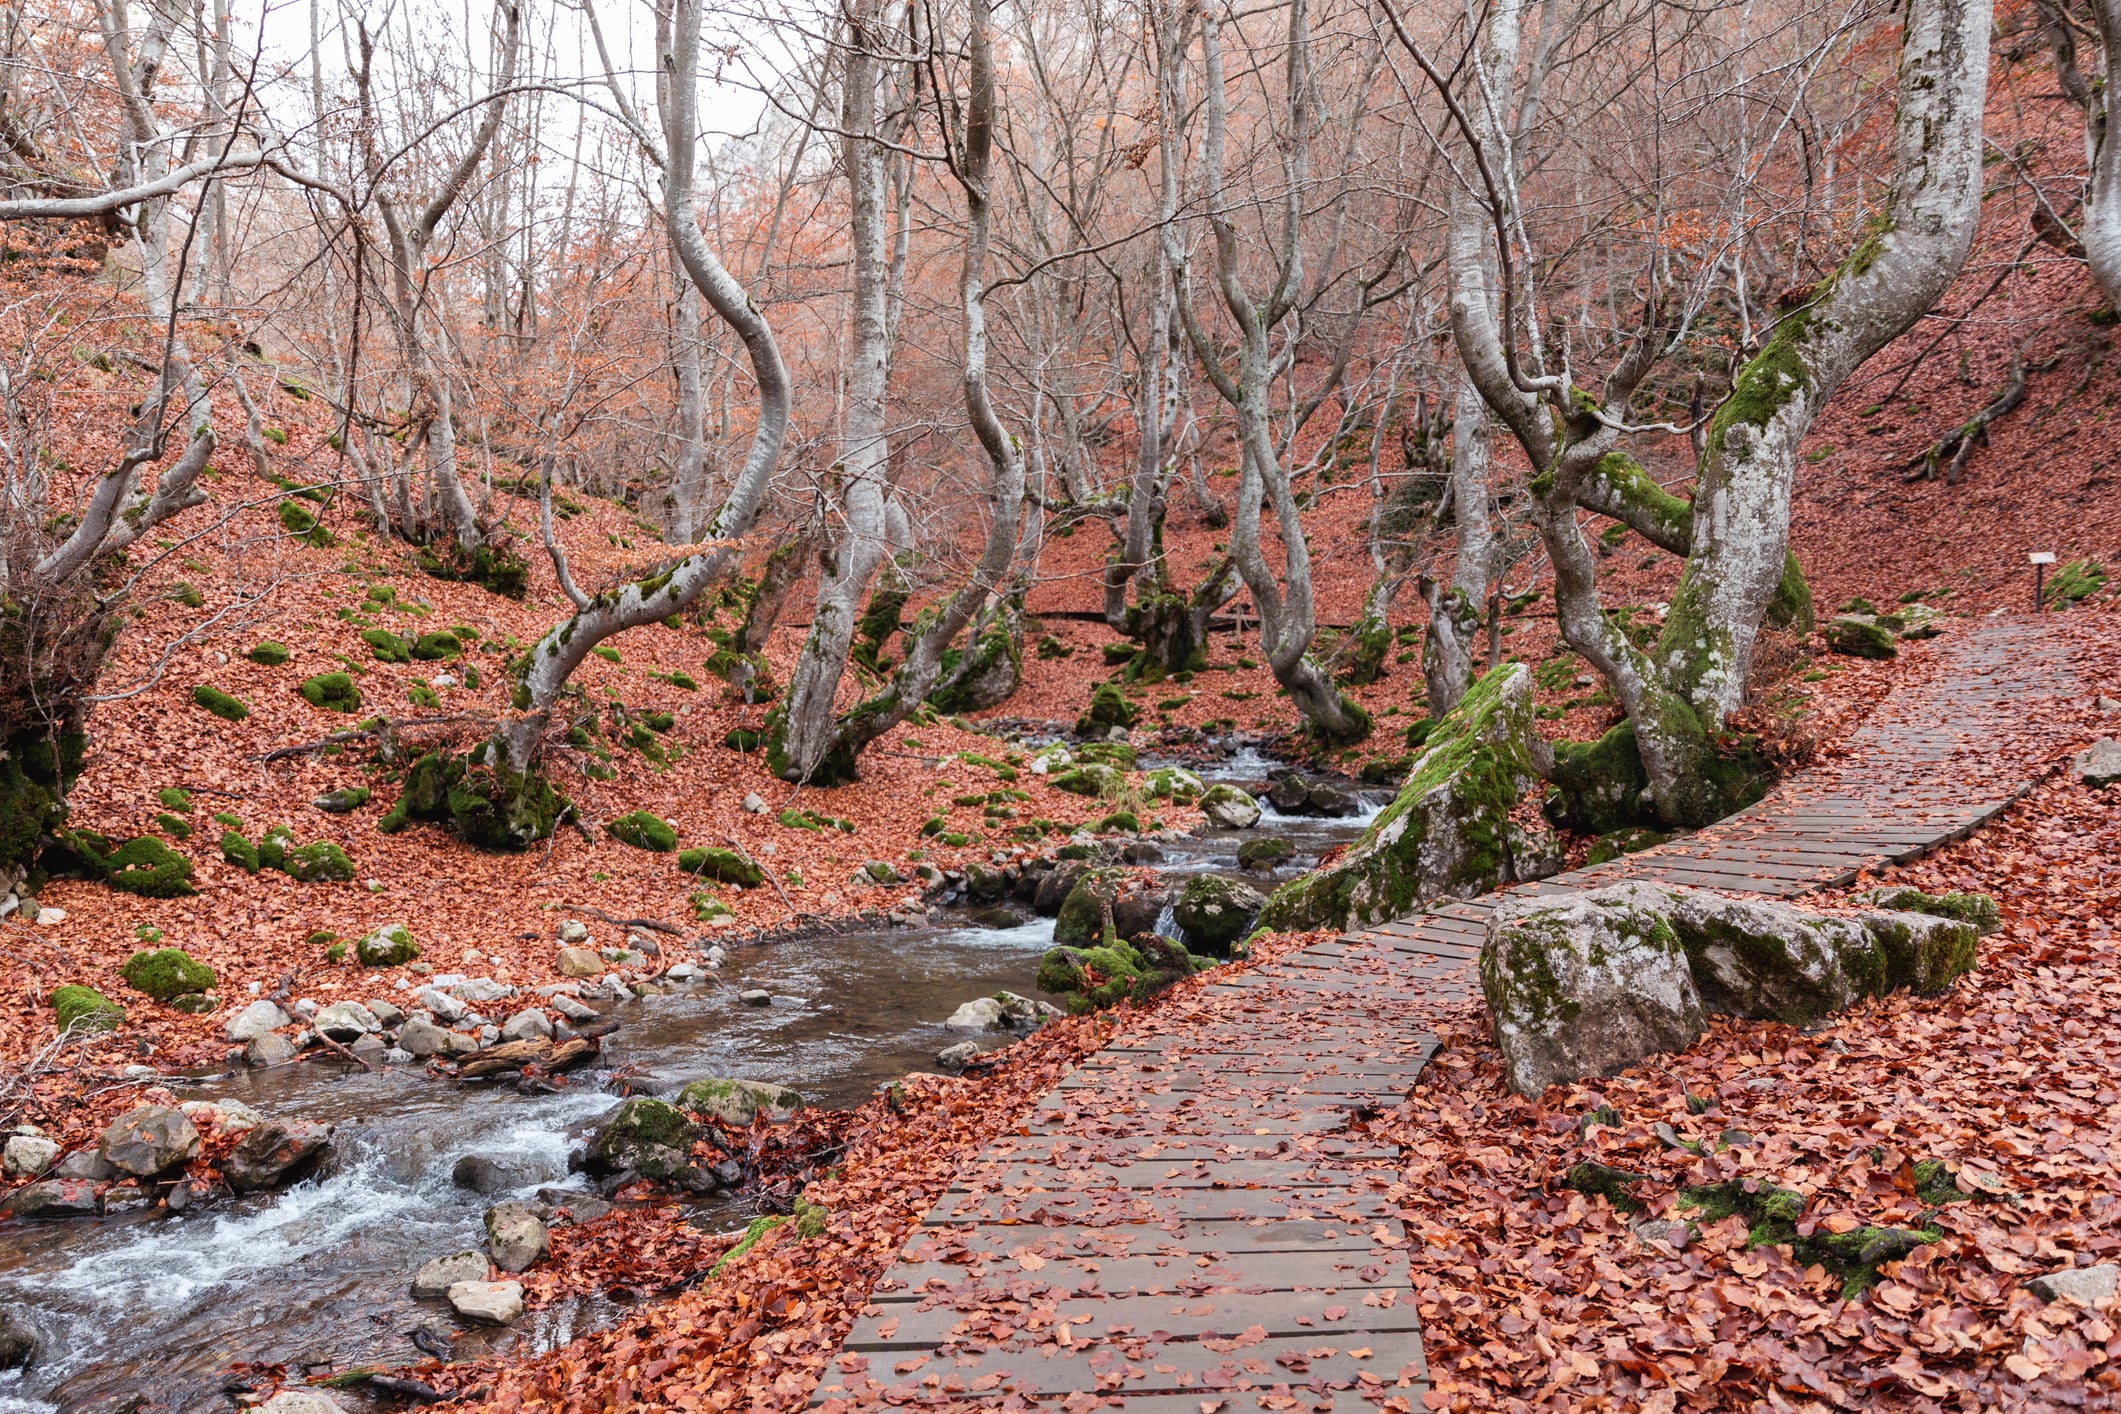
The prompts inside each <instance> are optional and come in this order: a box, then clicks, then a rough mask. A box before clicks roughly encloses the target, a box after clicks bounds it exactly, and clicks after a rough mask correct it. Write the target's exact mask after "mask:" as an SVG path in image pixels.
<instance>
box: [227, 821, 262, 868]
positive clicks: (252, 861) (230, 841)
mask: <svg viewBox="0 0 2121 1414" xmlns="http://www.w3.org/2000/svg"><path fill="white" fill-rule="evenodd" d="M221 858H222V859H224V860H226V861H227V862H228V863H230V864H233V865H235V866H236V867H237V868H238V869H241V870H242V871H244V872H245V873H246V874H255V873H257V872H258V847H257V846H256V845H254V844H252V843H251V842H250V841H249V840H248V839H246V838H245V837H244V836H242V835H240V834H238V833H237V832H236V831H234V830H226V831H224V832H222V835H221Z"/></svg>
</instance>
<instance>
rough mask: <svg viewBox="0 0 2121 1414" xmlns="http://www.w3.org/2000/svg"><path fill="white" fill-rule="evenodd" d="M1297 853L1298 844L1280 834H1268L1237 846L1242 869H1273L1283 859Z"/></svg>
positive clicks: (1239, 865) (1238, 862) (1239, 863)
mask: <svg viewBox="0 0 2121 1414" xmlns="http://www.w3.org/2000/svg"><path fill="white" fill-rule="evenodd" d="M1295 853H1296V846H1295V845H1294V844H1292V843H1290V842H1289V841H1288V840H1285V839H1283V838H1282V837H1281V836H1280V835H1268V836H1266V837H1265V838H1263V839H1256V840H1246V841H1245V842H1244V843H1243V844H1241V845H1239V846H1238V847H1237V865H1238V867H1239V868H1240V869H1260V870H1271V869H1273V868H1274V867H1275V866H1276V865H1278V864H1280V863H1281V862H1282V861H1283V860H1285V859H1287V858H1288V857H1289V856H1291V855H1293V854H1295Z"/></svg>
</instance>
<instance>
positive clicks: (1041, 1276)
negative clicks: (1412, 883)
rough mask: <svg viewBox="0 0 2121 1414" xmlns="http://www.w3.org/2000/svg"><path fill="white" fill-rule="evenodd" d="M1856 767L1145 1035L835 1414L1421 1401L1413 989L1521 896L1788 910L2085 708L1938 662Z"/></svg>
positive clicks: (912, 1261) (1899, 853)
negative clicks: (1407, 1159)
mask: <svg viewBox="0 0 2121 1414" xmlns="http://www.w3.org/2000/svg"><path fill="white" fill-rule="evenodd" d="M1935 658H1936V661H1935V662H1933V664H1931V666H1930V670H1929V672H1928V673H1927V675H1926V677H1925V679H1924V681H1923V682H1922V683H1920V684H1918V685H1916V686H1914V687H1913V688H1911V689H1909V690H1906V691H1902V692H1896V693H1895V694H1894V695H1893V696H1892V697H1890V698H1888V699H1887V700H1886V702H1885V703H1883V704H1881V706H1880V707H1879V708H1878V709H1877V710H1876V711H1875V712H1873V713H1872V715H1871V717H1870V718H1869V720H1867V721H1866V722H1865V723H1864V725H1863V726H1862V727H1861V728H1860V729H1859V730H1858V731H1857V732H1856V733H1855V734H1854V735H1853V738H1852V740H1851V741H1850V742H1849V744H1848V748H1847V751H1846V752H1845V754H1844V756H1843V758H1842V759H1840V760H1839V761H1837V762H1835V763H1830V764H1827V765H1823V766H1819V767H1815V768H1813V769H1810V770H1807V771H1805V772H1803V773H1801V774H1799V775H1798V776H1796V777H1794V778H1792V779H1791V780H1790V781H1789V782H1787V783H1785V785H1784V786H1783V787H1782V788H1781V789H1780V790H1778V791H1776V792H1775V793H1774V794H1773V795H1771V796H1770V797H1768V799H1766V800H1764V801H1762V802H1761V803H1760V804H1758V805H1756V806H1753V807H1752V808H1751V809H1748V810H1745V811H1742V812H1740V813H1739V814H1737V815H1734V816H1732V817H1731V818H1729V819H1727V820H1724V821H1722V822H1720V823H1718V824H1717V825H1714V826H1712V827H1710V828H1709V829H1706V830H1703V831H1701V832H1699V833H1697V834H1694V835H1690V836H1687V837H1685V838H1683V839H1680V840H1677V841H1674V842H1673V843H1671V844H1668V845H1665V846H1661V847H1659V848H1657V849H1654V850H1648V851H1645V852H1643V853H1641V854H1636V855H1631V856H1628V857H1627V858H1625V859H1621V860H1616V861H1614V862H1612V863H1610V864H1605V865H1600V866H1598V867H1596V868H1591V869H1583V870H1578V871H1574V872H1572V873H1569V874H1564V875H1560V876H1558V877H1555V878H1552V879H1548V880H1545V881H1543V882H1540V883H1536V884H1525V885H1515V886H1512V887H1511V888H1509V889H1506V890H1504V891H1502V892H1500V893H1495V894H1488V895H1485V896H1482V897H1480V898H1474V899H1465V900H1455V901H1445V902H1441V903H1439V904H1437V905H1435V906H1432V907H1430V908H1428V909H1425V910H1423V911H1422V912H1420V913H1417V914H1414V915H1412V916H1410V917H1407V918H1403V919H1399V920H1396V921H1394V922H1390V923H1386V924H1384V925H1382V926H1380V927H1377V928H1373V929H1368V930H1365V931H1362V932H1358V933H1354V934H1350V935H1348V936H1345V937H1341V938H1336V939H1333V940H1331V941H1328V942H1323V943H1318V944H1314V945H1313V946H1311V947H1308V948H1305V949H1303V950H1301V951H1299V952H1296V953H1293V954H1291V955H1289V956H1287V957H1285V958H1282V959H1280V960H1279V961H1277V962H1274V963H1271V964H1267V965H1263V966H1260V967H1257V968H1254V969H1251V970H1248V971H1245V972H1241V973H1236V974H1234V975H1232V976H1230V977H1228V978H1225V979H1220V980H1218V981H1215V982H1213V983H1211V984H1209V985H1207V986H1205V987H1203V988H1201V989H1200V990H1199V992H1198V993H1197V994H1196V995H1195V996H1194V997H1192V998H1188V999H1187V1000H1186V1001H1184V1002H1183V1003H1181V1004H1180V1005H1178V1006H1171V1007H1164V1008H1159V1009H1158V1010H1157V1011H1156V1012H1153V1013H1151V1014H1150V1015H1148V1016H1146V1017H1143V1018H1141V1019H1140V1020H1139V1021H1138V1022H1137V1023H1136V1025H1135V1026H1134V1027H1133V1028H1132V1029H1130V1030H1129V1031H1128V1032H1126V1033H1124V1034H1123V1035H1121V1036H1120V1037H1119V1038H1118V1039H1116V1040H1115V1041H1114V1042H1113V1043H1112V1044H1111V1045H1109V1046H1107V1047H1106V1048H1105V1049H1104V1050H1102V1051H1100V1052H1098V1053H1097V1054H1096V1055H1094V1056H1092V1057H1090V1058H1089V1059H1088V1060H1087V1061H1086V1062H1085V1063H1084V1064H1083V1065H1082V1066H1081V1067H1080V1068H1079V1069H1077V1070H1076V1071H1075V1072H1073V1073H1072V1074H1071V1075H1070V1076H1069V1077H1068V1078H1067V1079H1066V1080H1064V1081H1063V1082H1062V1083H1061V1084H1060V1085H1059V1086H1058V1087H1057V1088H1055V1089H1054V1090H1053V1091H1051V1092H1049V1093H1048V1094H1047V1095H1046V1096H1044V1097H1043V1098H1042V1099H1041V1101H1040V1102H1039V1104H1038V1106H1037V1107H1036V1109H1035V1110H1034V1112H1033V1116H1032V1119H1031V1121H1030V1123H1029V1124H1028V1125H1026V1126H1025V1127H1023V1128H1022V1129H1020V1130H1019V1132H1017V1133H1015V1134H1012V1135H1008V1136H1005V1137H1003V1138H1001V1139H999V1140H997V1141H995V1142H994V1143H993V1144H991V1145H989V1146H988V1148H987V1149H986V1150H985V1151H984V1152H982V1153H981V1154H980V1156H979V1157H978V1158H977V1159H975V1160H974V1161H972V1162H971V1163H970V1164H968V1165H967V1166H966V1167H965V1169H964V1170H963V1171H962V1172H961V1173H960V1174H959V1175H958V1178H957V1181H956V1183H955V1184H954V1185H953V1186H952V1188H951V1190H950V1192H949V1193H948V1194H947V1195H946V1196H945V1197H944V1198H943V1200H942V1201H940V1202H939V1203H937V1204H936V1205H935V1207H934V1208H933V1209H932V1210H931V1211H930V1212H929V1213H928V1215H927V1216H926V1218H924V1219H923V1221H922V1223H921V1226H920V1228H919V1230H918V1231H917V1232H916V1233H915V1234H914V1236H913V1237H912V1238H911V1240H909V1241H908V1243H907V1244H906V1247H905V1249H904V1251H903V1253H902V1254H901V1260H900V1262H899V1264H898V1265H897V1266H896V1267H894V1268H893V1269H892V1270H891V1272H890V1273H889V1274H888V1275H887V1276H886V1277H885V1278H884V1279H883V1280H882V1281H880V1282H879V1284H878V1286H877V1289H876V1291H875V1292H874V1294H873V1295H872V1298H871V1304H870V1305H869V1307H868V1308H867V1309H866V1310H865V1311H864V1313H863V1314H862V1316H861V1317H860V1318H859V1319H858V1320H857V1322H856V1324H855V1326H854V1329H853V1330H852V1331H851V1332H850V1333H849V1336H848V1339H847V1342H846V1344H845V1346H844V1347H843V1349H842V1352H841V1354H840V1355H839V1356H838V1357H837V1358H836V1360H835V1361H834V1362H833V1363H832V1364H831V1365H829V1366H828V1367H827V1371H826V1374H825V1377H824V1378H823V1380H822V1381H821V1382H820V1384H819V1387H818V1389H817V1391H816V1393H815V1395H814V1396H813V1399H814V1402H816V1403H819V1404H822V1405H825V1406H828V1407H829V1408H831V1409H832V1410H834V1411H835V1414H836V1411H838V1410H841V1409H851V1408H855V1407H874V1406H876V1405H878V1404H888V1405H895V1406H908V1407H918V1408H944V1407H950V1408H974V1407H1022V1406H1025V1405H1031V1406H1034V1407H1041V1406H1042V1407H1046V1408H1058V1409H1065V1410H1068V1411H1070V1414H1083V1411H1087V1410H1089V1409H1091V1408H1094V1407H1099V1406H1104V1405H1111V1406H1117V1407H1120V1408H1122V1409H1123V1410H1125V1411H1127V1414H1167V1411H1168V1414H1219V1411H1220V1414H1234V1412H1235V1411H1240V1410H1251V1409H1260V1408H1264V1409H1270V1410H1290V1409H1299V1408H1300V1409H1303V1410H1312V1411H1320V1412H1321V1414H1325V1411H1331V1410H1334V1409H1355V1408H1359V1407H1376V1406H1379V1405H1384V1404H1386V1403H1388V1402H1390V1401H1392V1400H1394V1399H1395V1398H1397V1399H1402V1400H1404V1401H1405V1404H1404V1405H1394V1406H1393V1407H1394V1408H1406V1407H1411V1408H1414V1409H1419V1408H1420V1407H1421V1402H1422V1396H1423V1394H1424V1393H1425V1392H1426V1390H1427V1388H1428V1369H1427V1365H1426V1364H1425V1362H1424V1359H1423V1355H1422V1345H1421V1331H1420V1328H1419V1325H1418V1323H1417V1321H1416V1320H1415V1316H1414V1306H1415V1303H1414V1300H1413V1292H1412V1289H1411V1287H1410V1285H1409V1280H1408V1272H1407V1262H1406V1252H1407V1247H1406V1239H1405V1237H1404V1235H1403V1233H1402V1230H1401V1228H1400V1225H1399V1223H1398V1221H1397V1219H1396V1217H1395V1216H1394V1214H1393V1211H1392V1208H1391V1206H1390V1204H1388V1203H1387V1202H1386V1201H1385V1199H1384V1197H1383V1194H1384V1191H1385V1189H1386V1188H1387V1187H1388V1185H1389V1184H1390V1183H1391V1182H1392V1180H1393V1178H1394V1177H1395V1175H1396V1174H1397V1171H1398V1155H1397V1152H1396V1151H1395V1150H1394V1149H1393V1148H1391V1147H1390V1146H1389V1145H1381V1144H1378V1143H1376V1142H1375V1141H1372V1140H1369V1139H1368V1138H1366V1137H1364V1136H1363V1135H1362V1134H1361V1133H1360V1132H1359V1131H1358V1132H1350V1131H1349V1128H1348V1126H1349V1123H1350V1121H1351V1119H1354V1118H1357V1117H1359V1116H1362V1115H1364V1114H1375V1113H1381V1112H1383V1111H1385V1110H1388V1109H1390V1108H1392V1107H1394V1106H1395V1105H1397V1104H1398V1103H1399V1102H1400V1101H1401V1100H1402V1099H1403V1098H1404V1097H1405V1096H1406V1094H1407V1093H1408V1092H1409V1091H1410V1090H1411V1089H1412V1088H1413V1086H1414V1084H1415V1082H1416V1081H1417V1080H1418V1079H1419V1077H1420V1075H1421V1071H1422V1067H1423V1066H1424V1065H1425V1064H1426V1063H1427V1061H1428V1058H1429V1056H1430V1055H1431V1054H1433V1053H1434V1051H1435V1047H1436V1040H1435V1037H1434V1036H1433V1035H1431V1034H1429V1033H1428V1031H1427V1030H1426V1028H1425V1027H1423V1026H1422V1025H1421V1024H1420V1021H1419V1019H1418V1017H1417V1016H1415V1015H1414V1014H1413V1013H1412V1010H1411V1003H1412V1001H1413V999H1415V998H1422V997H1425V998H1427V999H1430V1000H1437V999H1454V998H1462V997H1464V996H1465V995H1467V993H1468V992H1469V991H1470V990H1471V989H1472V988H1473V987H1474V986H1476V985H1477V982H1476V981H1475V979H1474V977H1473V968H1472V964H1473V963H1474V961H1475V960H1476V959H1477V958H1478V956H1479V952H1480V946H1481V941H1482V938H1483V936H1484V934H1485V929H1486V922H1487V917H1488V915H1489V913H1490V912H1491V911H1492V910H1493V909H1494V908H1495V906H1496V905H1497V903H1498V902H1500V901H1501V900H1502V899H1503V898H1505V897H1509V896H1512V895H1521V894H1524V893H1537V894H1548V893H1562V892H1569V891H1574V890H1579V889H1585V888H1595V887H1598V886H1600V885H1603V884H1607V883H1614V882H1618V881H1621V880H1624V879H1643V880H1657V881H1663V882H1669V883H1674V884H1689V885H1695V886H1698V887H1703V888H1711V889H1722V890H1732V891H1743V892H1750V893H1757V894H1763V895H1769V896H1774V897H1790V896H1794V895H1797V894H1801V893H1804V892H1807V891H1809V890H1812V889H1817V888H1825V887H1832V886H1834V885H1837V884H1842V883H1846V882H1848V881H1849V880H1851V879H1853V878H1854V877H1855V876H1856V875H1857V873H1858V872H1859V871H1860V870H1863V869H1865V868H1875V867H1877V866H1879V865H1881V864H1885V863H1888V862H1894V861H1902V860H1905V859H1908V858H1911V857H1913V856H1915V855H1918V854H1921V853H1923V852H1925V851H1927V850H1929V849H1934V848H1936V847H1937V846H1939V845H1941V844H1944V843H1948V842H1950V841H1953V840H1956V839H1959V838H1963V837H1964V836H1965V835H1966V834H1968V833H1969V832H1971V831H1972V830H1974V829H1976V828H1978V827H1979V826H1980V825H1981V824H1982V823H1983V822H1984V821H1986V820H1988V819H1989V818H1991V817H1992V816H1994V815H1995V814H1996V813H1997V812H1998V811H2000V810H2002V809H2004V808H2006V807H2007V806H2008V805H2009V804H2010V803H2011V802H2012V801H2014V800H2016V799H2017V798H2018V797H2019V796H2020V795H2022V794H2023V793H2024V792H2025V791H2026V790H2028V789H2030V788H2031V786H2032V784H2033V782H2034V780H2035V779H2036V771H2037V763H2033V762H2024V761H2005V760H1998V759H1996V757H1995V754H1994V753H1993V751H1992V750H1991V749H1990V748H1989V743H1990V742H1991V741H1992V740H1993V739H1994V734H1995V731H1996V728H1997V727H1998V726H2000V725H2001V724H2002V723H2004V722H2016V721H2019V720H2021V718H2022V715H2023V713H2024V709H2025V706H2026V704H2027V703H2028V702H2029V701H2031V700H2032V699H2034V698H2037V697H2057V696H2067V695H2071V694H2073V693H2074V692H2075V691H2076V686H2075V680H2074V678H2073V677H2072V675H2071V674H2070V672H2069V668H2068V664H2067V661H2066V655H2065V654H2064V652H2063V650H2062V649H2061V648H2060V647H2059V646H2057V644H2056V641H2055V640H2054V639H2052V638H2049V637H2047V636H2046V635H2044V634H2043V633H2042V631H2041V627H2040V625H2039V624H2038V622H2037V621H2035V622H2024V621H2017V620H1997V621H1992V622H1988V623H1983V624H1980V625H1978V626H1974V627H1970V628H1966V629H1962V630H1960V631H1959V632H1957V633H1955V634H1953V635H1952V636H1950V637H1948V638H1946V639H1944V640H1942V641H1940V642H1939V643H1938V644H1937V645H1936V651H1935Z"/></svg>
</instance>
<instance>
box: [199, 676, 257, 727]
mask: <svg viewBox="0 0 2121 1414" xmlns="http://www.w3.org/2000/svg"><path fill="white" fill-rule="evenodd" d="M191 700H192V701H193V702H195V703H197V704H198V705H199V706H201V707H204V708H205V709H206V710H207V711H209V712H211V713H213V714H214V715H215V716H216V717H219V718H220V719H221V720H222V721H224V722H240V721H242V720H243V719H244V718H245V717H248V716H249V715H250V708H249V707H247V706H245V705H244V704H243V702H242V701H241V699H239V698H235V697H231V696H230V695H229V694H227V693H225V692H223V691H222V690H221V689H220V688H218V687H215V686H213V685H212V684H210V683H203V682H202V683H200V684H199V685H198V686H197V687H195V688H193V689H192V690H191Z"/></svg>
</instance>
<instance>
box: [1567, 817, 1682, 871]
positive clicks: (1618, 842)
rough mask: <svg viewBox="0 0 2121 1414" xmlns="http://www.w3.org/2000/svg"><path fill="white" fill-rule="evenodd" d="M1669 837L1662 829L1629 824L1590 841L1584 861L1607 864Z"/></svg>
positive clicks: (1659, 843)
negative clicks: (1624, 827) (1588, 850)
mask: <svg viewBox="0 0 2121 1414" xmlns="http://www.w3.org/2000/svg"><path fill="white" fill-rule="evenodd" d="M1669 839H1671V836H1670V835H1668V834H1665V833H1664V832H1663V831H1662V830H1652V829H1650V828H1648V827H1647V826H1643V825H1631V826H1629V827H1628V828H1626V829H1624V830H1615V831H1614V832H1613V833H1611V834H1609V835H1600V836H1599V837H1598V838H1597V839H1595V840H1593V841H1591V851H1590V853H1589V854H1587V855H1586V856H1584V861H1583V862H1584V863H1585V864H1587V865H1590V864H1607V863H1610V862H1612V861H1613V860H1615V859H1620V858H1624V857H1625V856H1627V855H1630V854H1638V853H1640V852H1641V851H1643V850H1646V849H1655V848H1656V847H1657V846H1658V845H1661V844H1663V843H1665V842H1666V841H1667V840H1669Z"/></svg>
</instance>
